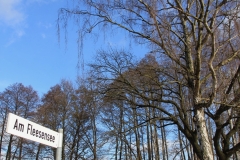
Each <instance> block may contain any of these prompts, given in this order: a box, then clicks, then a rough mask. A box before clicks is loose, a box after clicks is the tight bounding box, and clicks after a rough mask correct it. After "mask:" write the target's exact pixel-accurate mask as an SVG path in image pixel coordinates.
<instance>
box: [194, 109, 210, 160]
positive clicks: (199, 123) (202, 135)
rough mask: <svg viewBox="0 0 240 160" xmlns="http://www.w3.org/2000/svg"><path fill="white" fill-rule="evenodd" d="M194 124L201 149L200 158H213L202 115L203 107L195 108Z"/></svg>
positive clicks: (208, 159) (203, 159) (205, 159)
mask: <svg viewBox="0 0 240 160" xmlns="http://www.w3.org/2000/svg"><path fill="white" fill-rule="evenodd" d="M195 124H196V130H197V133H198V138H199V143H200V147H201V150H202V157H200V158H201V159H202V160H213V151H212V147H211V143H210V141H209V137H208V132H207V126H206V121H205V117H204V108H199V109H197V110H196V114H195Z"/></svg>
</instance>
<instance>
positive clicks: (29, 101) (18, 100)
mask: <svg viewBox="0 0 240 160" xmlns="http://www.w3.org/2000/svg"><path fill="white" fill-rule="evenodd" d="M0 104H1V114H2V115H3V116H2V119H1V123H2V126H1V130H2V134H1V142H0V143H1V146H0V147H1V148H0V149H1V150H2V149H3V148H5V147H6V146H5V147H4V146H3V145H2V144H3V138H4V137H5V139H6V142H5V143H6V144H8V145H7V151H6V153H7V154H6V159H12V158H16V157H18V159H22V158H23V157H24V156H25V155H24V154H25V153H29V152H33V151H32V149H31V148H29V149H26V148H28V147H27V146H28V142H27V141H26V140H23V139H22V138H17V137H14V136H13V135H10V137H8V136H7V135H5V134H4V131H5V122H6V116H7V114H8V113H10V112H11V113H14V114H17V115H18V116H21V117H23V118H32V117H33V115H34V114H33V113H34V111H35V110H36V109H37V107H38V104H39V97H38V94H37V92H36V91H35V90H33V88H32V87H31V86H24V85H23V84H21V83H15V84H13V85H11V86H9V87H7V88H6V89H5V90H4V91H3V92H2V93H0ZM6 137H8V138H6ZM24 148H25V149H24ZM13 149H14V151H13Z"/></svg>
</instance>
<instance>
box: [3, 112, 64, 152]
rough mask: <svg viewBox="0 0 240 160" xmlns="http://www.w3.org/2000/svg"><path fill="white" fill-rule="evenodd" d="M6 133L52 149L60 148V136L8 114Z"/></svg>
mask: <svg viewBox="0 0 240 160" xmlns="http://www.w3.org/2000/svg"><path fill="white" fill-rule="evenodd" d="M6 132H7V133H10V134H13V135H15V136H19V137H22V138H26V139H29V140H32V141H35V142H39V143H42V144H45V145H48V146H51V147H54V148H58V147H62V143H61V142H62V134H60V133H58V132H55V131H53V130H50V129H48V128H46V127H43V126H41V125H39V124H36V123H34V122H31V121H29V120H26V119H24V118H22V117H19V116H17V115H15V114H12V113H9V114H8V120H7V128H6Z"/></svg>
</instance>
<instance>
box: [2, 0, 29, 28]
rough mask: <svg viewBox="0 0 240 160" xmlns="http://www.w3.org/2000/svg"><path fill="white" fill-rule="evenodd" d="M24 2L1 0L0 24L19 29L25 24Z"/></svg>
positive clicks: (20, 0)
mask: <svg viewBox="0 0 240 160" xmlns="http://www.w3.org/2000/svg"><path fill="white" fill-rule="evenodd" d="M21 2H22V0H0V8H1V9H0V23H3V24H5V25H8V26H11V27H13V28H16V27H19V26H20V25H22V23H23V22H24V20H25V18H26V15H25V14H24V12H23V11H22V10H21Z"/></svg>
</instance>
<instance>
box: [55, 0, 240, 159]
mask: <svg viewBox="0 0 240 160" xmlns="http://www.w3.org/2000/svg"><path fill="white" fill-rule="evenodd" d="M77 3H79V4H80V5H76V7H75V8H63V9H61V10H60V14H59V21H60V22H59V24H61V23H63V24H66V23H67V19H68V17H70V16H71V15H74V17H75V18H76V19H77V20H79V19H80V20H82V21H79V22H81V23H80V26H82V28H81V31H82V32H81V33H82V34H81V35H84V34H85V33H92V32H94V29H95V28H97V27H96V26H107V25H109V26H112V27H118V28H120V29H122V30H123V31H126V32H128V33H129V34H130V36H132V37H133V38H135V39H136V40H137V42H139V43H144V44H147V45H149V46H151V48H153V51H152V52H155V53H157V54H158V57H160V58H161V62H160V63H161V66H162V67H163V68H164V69H165V76H167V77H168V82H165V83H167V84H166V85H165V86H167V87H170V84H171V85H172V86H175V87H177V88H178V89H173V88H170V89H168V90H167V91H174V93H176V96H178V99H174V98H173V97H172V98H169V97H168V98H163V97H162V98H161V97H159V98H158V100H160V101H161V102H162V103H165V104H168V105H171V106H175V107H176V108H177V111H178V112H179V113H182V112H180V111H182V110H184V106H183V103H184V101H185V99H183V98H188V99H190V103H189V104H188V106H186V107H185V109H186V110H188V111H189V110H191V111H192V112H193V114H192V115H191V114H188V113H187V112H186V111H185V112H184V113H183V114H182V115H181V114H179V115H175V116H178V117H171V116H173V114H168V115H169V117H171V119H172V120H173V121H178V120H179V119H181V120H182V124H179V125H178V127H179V130H181V131H182V132H183V133H184V135H185V136H186V137H187V138H188V139H189V141H191V143H192V146H193V150H194V152H195V153H196V155H197V156H198V157H199V158H200V159H210V160H212V159H213V157H214V154H216V155H217V156H218V157H219V159H228V158H229V157H230V156H232V155H233V153H235V152H236V151H237V150H239V147H240V145H238V144H236V145H234V146H233V145H230V139H231V137H232V136H233V134H235V133H236V132H237V127H238V125H239V121H240V120H238V118H237V117H235V116H233V115H230V116H228V117H227V118H225V119H224V121H222V118H221V117H223V116H225V115H226V114H225V112H227V111H228V110H229V109H232V108H235V110H236V109H237V106H238V104H239V101H238V95H239V93H238V92H236V93H235V94H232V93H233V90H232V87H231V84H236V83H237V82H235V83H231V82H233V81H235V80H234V79H235V78H234V77H237V76H238V75H239V72H238V71H237V70H236V67H235V66H236V65H237V66H238V64H239V60H238V55H239V46H238V45H237V44H238V43H239V40H240V39H239V32H238V23H239V22H238V16H239V1H237V0H232V1H227V0H205V1H203V0H192V1H181V0H138V1H134V0H131V1H101V0H95V1H92V0H84V1H77ZM79 6H83V7H82V8H81V7H79ZM65 26H66V25H65ZM59 29H60V27H59ZM166 65H167V66H166ZM168 66H169V67H168ZM170 66H171V67H170ZM229 70H232V73H233V72H235V73H236V74H235V76H234V74H231V72H229ZM170 73H171V74H170ZM236 86H238V85H236ZM226 92H227V93H226ZM165 96H166V95H165ZM169 96H171V95H169ZM149 107H150V106H149ZM162 112H165V110H162ZM186 115H188V116H192V118H193V119H194V126H193V127H194V128H192V127H187V126H189V125H188V124H187V122H186V121H184V119H185V116H186ZM206 115H207V116H209V117H210V118H211V119H212V120H213V121H214V123H215V126H216V130H215V133H214V135H213V136H212V137H211V138H210V139H209V136H208V129H207V125H206V119H205V116H206ZM232 119H234V122H235V125H234V126H235V127H233V128H231V129H229V130H226V129H225V128H226V126H228V125H229V122H230V121H231V120H232ZM186 127H187V128H186ZM195 131H196V132H195ZM195 139H196V140H195ZM212 140H213V141H214V143H213V144H214V151H213V150H212V146H211V144H212V142H211V141H212ZM221 141H224V145H221V144H220V143H221Z"/></svg>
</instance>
